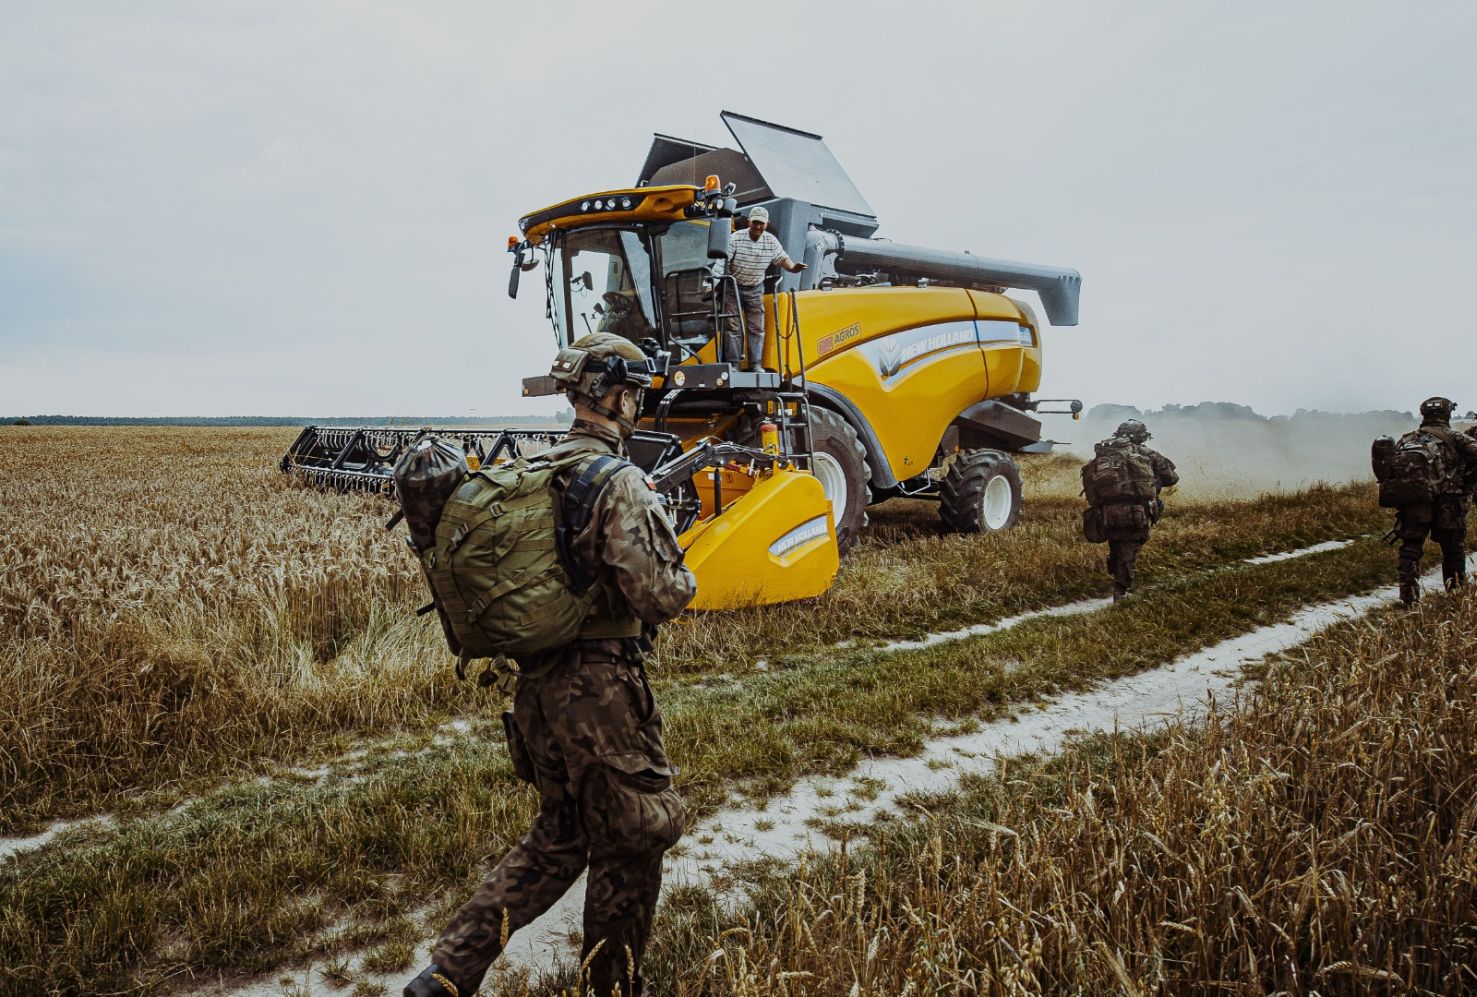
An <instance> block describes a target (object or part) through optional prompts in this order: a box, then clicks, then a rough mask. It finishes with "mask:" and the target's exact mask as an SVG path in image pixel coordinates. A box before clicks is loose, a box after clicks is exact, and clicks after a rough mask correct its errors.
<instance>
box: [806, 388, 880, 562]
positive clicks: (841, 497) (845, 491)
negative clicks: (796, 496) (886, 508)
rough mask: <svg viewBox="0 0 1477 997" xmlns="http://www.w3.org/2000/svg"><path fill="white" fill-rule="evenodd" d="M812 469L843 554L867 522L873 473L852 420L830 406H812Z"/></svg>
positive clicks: (837, 543)
mask: <svg viewBox="0 0 1477 997" xmlns="http://www.w3.org/2000/svg"><path fill="white" fill-rule="evenodd" d="M810 445H811V448H812V449H813V450H814V451H815V453H814V459H813V460H812V462H811V470H812V471H814V473H815V476H816V477H817V478H819V479H820V480H821V487H822V488H824V489H825V490H826V497H827V498H829V499H830V500H831V512H832V515H833V517H834V518H835V520H836V545H837V546H838V547H840V548H841V553H842V555H843V556H844V555H845V554H846V552H847V551H848V550H850V549H851V545H852V544H853V543H855V542H856V538H857V537H858V536H859V535H860V534H861V532H862V530H863V529H864V528H865V527H866V525H867V501H868V499H869V498H870V497H871V486H870V485H869V484H868V482H869V481H871V479H872V472H871V470H870V469H869V468H868V467H867V451H866V450H865V449H863V447H862V441H861V440H860V439H858V438H857V435H856V430H854V429H852V428H851V423H849V422H847V421H846V420H845V419H843V418H841V416H839V415H837V414H836V413H835V412H832V411H831V410H829V409H823V408H820V407H818V406H811V409H810Z"/></svg>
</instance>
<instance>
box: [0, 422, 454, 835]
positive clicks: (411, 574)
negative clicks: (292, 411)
mask: <svg viewBox="0 0 1477 997" xmlns="http://www.w3.org/2000/svg"><path fill="white" fill-rule="evenodd" d="M291 435H292V434H291V431H289V430H236V429H231V430H221V429H210V430H203V429H161V430H152V429H130V430H126V431H119V430H111V431H102V430H96V429H74V428H62V429H57V428H45V429H42V428H36V429H20V430H15V429H13V430H11V431H10V432H9V433H8V434H7V443H6V447H5V449H4V450H3V451H0V486H3V490H4V501H3V502H0V534H3V535H4V536H5V537H6V540H7V545H6V550H5V551H4V552H3V555H0V831H3V830H7V829H14V828H16V827H18V826H24V825H25V824H26V823H28V822H29V821H30V820H32V817H31V816H28V815H37V814H46V813H49V812H52V811H53V810H58V809H61V810H65V809H67V807H68V804H69V802H71V801H74V800H85V801H90V802H93V803H102V804H106V803H107V802H108V801H109V800H110V799H111V798H112V797H114V796H116V795H117V794H120V793H125V792H128V791H131V790H134V789H136V788H137V787H140V786H158V785H167V784H170V783H174V782H179V781H184V782H186V783H188V782H190V781H192V780H195V779H197V778H199V777H201V776H202V775H205V774H207V773H216V772H219V771H222V770H224V771H230V770H232V769H237V770H239V769H241V768H249V767H250V766H251V764H252V763H253V761H254V759H256V758H257V757H258V756H273V757H283V756H289V757H290V756H291V755H292V754H293V753H294V752H295V751H298V750H301V749H302V748H303V746H304V745H306V744H307V743H309V742H310V741H312V740H314V739H322V738H324V737H325V736H328V735H331V734H333V733H335V732H342V731H350V730H358V729H363V728H365V727H369V726H376V725H390V726H394V725H399V724H402V723H405V722H407V721H414V720H417V719H423V718H425V717H427V716H429V715H431V713H432V712H434V711H438V710H439V711H444V710H445V709H446V708H447V707H448V706H450V705H451V702H452V698H453V696H454V695H455V690H451V689H450V688H449V685H448V683H446V682H444V681H442V679H443V677H444V676H443V669H444V668H445V666H446V654H445V652H444V650H443V649H442V648H440V647H438V646H437V643H436V635H435V634H434V633H433V632H430V631H428V630H427V629H426V628H425V627H424V626H422V625H421V623H422V621H419V620H417V619H416V618H415V616H414V615H413V614H412V613H411V610H412V609H413V608H414V607H415V606H416V604H417V603H416V600H417V599H419V598H420V595H421V593H420V587H421V585H422V584H423V583H422V582H421V580H420V578H419V575H418V574H417V573H416V572H415V571H414V565H413V564H412V562H411V561H410V559H409V558H407V557H406V556H405V555H404V552H403V551H400V550H399V549H397V544H398V543H399V541H398V540H397V539H396V538H395V537H394V536H392V535H391V534H389V533H387V532H385V531H384V530H382V529H379V528H378V526H379V524H380V522H381V517H382V516H383V515H384V507H383V502H382V501H380V500H376V499H374V498H370V497H367V496H341V495H327V494H321V493H318V492H315V491H311V490H308V489H304V488H301V487H298V486H296V485H294V484H292V483H291V482H290V481H289V480H287V479H286V478H284V477H283V476H282V475H281V474H279V473H277V470H276V460H277V459H278V457H279V456H280V454H281V452H282V450H283V449H284V448H285V447H286V445H287V442H289V441H290V439H291Z"/></svg>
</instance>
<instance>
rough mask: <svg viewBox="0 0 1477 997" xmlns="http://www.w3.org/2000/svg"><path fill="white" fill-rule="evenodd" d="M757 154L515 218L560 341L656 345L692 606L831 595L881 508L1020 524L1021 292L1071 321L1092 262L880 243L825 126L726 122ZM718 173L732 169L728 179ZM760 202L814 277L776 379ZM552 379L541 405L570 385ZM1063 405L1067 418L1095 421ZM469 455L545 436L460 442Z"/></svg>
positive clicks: (794, 300) (806, 281) (315, 462)
mask: <svg viewBox="0 0 1477 997" xmlns="http://www.w3.org/2000/svg"><path fill="white" fill-rule="evenodd" d="M723 120H724V122H725V124H727V125H728V127H729V130H730V131H731V132H732V133H733V135H734V138H735V139H736V140H737V142H738V144H739V146H740V150H741V151H740V150H732V149H718V148H713V147H709V146H703V145H698V144H696V143H692V142H685V141H682V140H678V139H673V138H669V137H666V136H660V135H659V136H657V137H656V139H655V141H654V142H653V145H652V148H651V152H650V153H649V154H648V156H647V159H646V163H645V164H644V166H643V168H642V171H641V176H640V177H639V178H638V181H637V184H636V186H634V187H628V188H621V189H616V190H606V191H601V192H598V193H593V194H587V195H582V196H580V197H576V198H572V199H570V200H566V201H562V202H560V203H558V204H555V205H552V206H550V207H547V208H544V209H542V210H540V211H535V212H532V213H531V214H529V215H527V216H525V217H523V218H522V219H520V220H519V228H520V234H519V235H518V236H514V237H512V238H510V239H509V246H508V248H509V251H510V252H512V253H513V254H514V266H513V272H512V277H511V280H510V282H509V294H510V295H513V296H516V295H517V292H518V285H519V279H520V275H521V274H523V273H525V272H529V271H532V270H534V269H536V268H537V267H539V265H540V264H542V266H543V285H544V290H545V295H546V302H545V303H546V308H547V312H548V315H549V317H550V318H551V320H552V322H553V326H554V335H555V339H556V341H557V343H558V345H559V347H561V348H562V347H564V346H567V345H569V344H570V343H571V342H573V341H574V340H576V339H578V338H579V337H580V336H582V335H585V334H586V333H589V332H595V331H605V332H614V333H617V334H620V335H623V336H625V337H627V338H628V339H630V340H632V341H633V342H635V343H637V344H638V345H639V346H641V348H642V349H643V350H644V351H645V352H646V354H647V355H648V356H649V357H651V358H652V360H651V366H652V369H653V370H654V371H655V372H656V378H655V382H654V384H653V388H652V390H651V391H649V392H648V393H647V401H646V409H645V411H644V412H643V420H642V428H641V430H640V431H638V433H637V434H636V436H635V437H634V438H633V439H632V441H631V456H632V459H633V460H634V461H635V462H636V463H638V464H640V465H641V466H642V467H644V468H645V469H646V470H647V471H648V473H649V474H650V475H651V479H652V483H653V487H655V488H657V490H658V491H659V492H660V493H661V494H662V495H663V496H664V498H665V500H666V503H667V506H668V509H669V511H670V513H671V515H672V517H673V521H674V523H675V524H676V525H677V528H678V530H679V533H680V537H681V541H682V545H683V547H684V548H685V549H686V551H687V563H688V564H689V565H690V566H691V567H692V569H693V571H694V572H695V573H696V574H697V577H698V596H697V600H696V602H695V603H694V605H695V606H696V607H697V608H703V609H722V608H730V607H734V606H740V605H759V604H765V603H775V602H784V601H788V600H791V599H799V598H805V597H808V596H814V595H818V594H820V593H821V592H824V591H825V590H826V589H827V588H829V587H830V585H831V583H832V581H833V580H834V578H835V574H836V570H837V566H838V563H839V559H840V556H841V555H842V554H843V553H844V552H845V551H846V549H847V548H848V547H850V545H851V544H852V543H853V542H854V541H855V539H856V537H857V535H858V533H859V532H860V531H861V530H862V528H863V527H864V526H865V525H866V520H867V506H868V505H869V504H873V503H876V502H880V501H883V500H885V499H887V498H890V497H893V496H927V497H935V498H937V499H938V501H939V506H940V515H941V517H942V519H943V521H944V523H945V525H947V526H948V527H949V528H951V529H954V530H958V531H962V532H990V531H996V530H1004V529H1008V528H1010V527H1011V526H1013V525H1014V524H1015V522H1016V519H1017V517H1018V515H1019V511H1020V502H1021V484H1020V474H1019V471H1018V470H1017V468H1016V465H1015V462H1014V461H1013V460H1012V458H1011V456H1010V455H1011V454H1012V453H1015V452H1023V451H1035V452H1044V451H1046V450H1049V449H1050V447H1051V444H1050V442H1049V441H1043V440H1042V439H1041V424H1040V422H1039V421H1037V419H1036V418H1034V416H1033V413H1035V412H1039V411H1042V410H1041V409H1040V408H1039V405H1040V404H1041V402H1040V401H1038V400H1033V399H1032V393H1033V392H1035V391H1036V390H1037V389H1038V387H1039V385H1040V382H1041V324H1040V322H1039V321H1038V320H1037V318H1036V315H1035V313H1034V311H1033V310H1032V309H1031V308H1030V306H1028V305H1027V304H1026V303H1024V302H1021V301H1018V300H1015V299H1014V298H1011V297H1008V296H1006V294H1005V293H1004V292H1005V291H1006V290H1007V289H1012V288H1014V289H1025V290H1032V291H1035V292H1037V294H1038V295H1039V296H1040V298H1041V301H1042V304H1043V305H1044V306H1045V311H1046V314H1047V317H1048V318H1049V319H1050V321H1051V323H1052V324H1054V325H1075V324H1076V322H1077V302H1078V293H1079V289H1080V285H1081V277H1080V276H1079V275H1078V273H1077V272H1076V271H1075V270H1070V269H1063V268H1057V267H1044V266H1036V265H1031V264H1019V263H1010V262H1006V261H1002V260H992V259H986V258H984V257H978V256H974V255H972V254H970V253H966V252H950V251H939V250H930V249H921V248H916V247H909V246H902V245H898V244H895V243H892V242H887V241H882V240H877V239H873V238H872V235H873V234H874V233H875V232H876V230H877V220H876V217H875V215H874V214H873V213H872V209H871V208H870V207H869V206H868V205H867V203H866V201H865V200H863V199H862V196H861V194H860V193H859V192H858V191H857V190H856V188H855V187H854V186H853V185H852V183H851V181H850V180H849V179H848V178H847V176H846V174H845V172H843V171H842V169H841V167H840V165H839V164H838V163H837V162H836V160H835V158H834V157H833V156H832V155H831V153H830V151H829V150H828V149H827V148H826V146H825V144H824V142H822V140H821V138H820V136H818V135H812V134H809V133H806V132H799V131H795V130H793V129H789V128H784V127H782V126H778V125H773V124H769V123H766V122H762V121H758V120H756V119H753V118H746V117H743V116H740V115H735V114H731V113H726V112H725V113H724V115H723ZM720 178H721V179H720ZM758 205H763V206H764V207H765V208H766V209H767V210H768V212H769V217H770V229H769V230H770V231H771V232H773V233H774V234H775V235H776V236H777V237H778V238H779V239H780V241H781V243H782V244H783V245H784V247H785V249H786V251H787V253H788V254H789V255H790V257H791V258H792V259H795V260H803V261H804V262H805V263H806V264H807V269H806V270H805V271H804V272H803V273H802V274H799V275H778V274H776V275H772V276H771V277H770V278H769V281H768V291H769V293H768V294H767V296H766V299H765V301H766V311H767V317H768V321H767V325H768V328H769V336H768V337H767V340H766V347H765V354H764V357H763V358H762V363H763V366H764V367H766V368H768V369H767V370H763V371H746V370H743V369H741V362H740V361H741V359H742V358H740V357H727V356H723V355H722V352H723V346H722V336H721V331H722V330H723V329H724V328H725V327H726V326H727V324H728V323H729V322H731V321H735V316H736V312H737V311H738V310H739V308H738V300H737V299H738V293H737V290H738V289H737V285H736V283H735V282H734V280H733V278H732V277H729V276H726V275H724V274H723V273H722V260H723V258H724V257H726V256H727V251H728V244H729V238H730V234H731V233H732V231H733V219H734V218H735V216H739V215H742V214H743V213H744V212H745V211H746V210H747V209H749V208H751V207H754V206H758ZM557 391H558V387H557V385H556V384H555V383H554V381H553V379H552V378H549V377H547V376H540V377H531V378H527V379H525V381H524V394H525V395H529V396H534V395H546V394H554V393H557ZM1080 409H1081V404H1080V403H1079V402H1076V401H1072V402H1070V408H1069V409H1068V411H1071V412H1073V413H1074V414H1075V413H1077V412H1078V411H1080ZM413 435H414V434H413V433H410V432H408V431H404V430H384V429H361V430H328V429H317V428H315V427H309V428H308V429H306V430H304V431H303V434H302V436H301V437H299V439H298V441H297V442H296V443H295V444H294V445H293V448H292V449H291V450H290V451H289V453H288V454H287V456H286V457H285V458H284V459H283V468H284V470H294V471H300V472H305V473H307V474H309V475H310V476H312V477H314V478H316V479H318V480H320V481H322V482H324V483H329V484H334V485H337V486H339V487H366V486H367V487H375V488H383V487H387V485H386V482H387V480H388V473H389V466H390V465H391V464H392V463H393V461H394V459H395V457H396V456H398V454H399V452H400V450H401V449H402V448H403V447H404V446H405V445H406V444H407V443H408V442H409V439H410V437H411V436H413ZM446 435H451V436H460V437H462V438H463V439H464V443H465V446H466V449H467V451H468V455H469V463H472V464H473V465H475V464H476V463H477V462H479V461H489V460H500V459H504V458H506V457H508V456H513V455H516V454H518V453H526V452H531V451H532V450H534V449H538V448H541V447H542V446H545V445H547V443H548V434H541V433H520V432H517V431H511V430H509V431H493V432H468V433H462V432H458V431H452V432H450V433H448V434H446Z"/></svg>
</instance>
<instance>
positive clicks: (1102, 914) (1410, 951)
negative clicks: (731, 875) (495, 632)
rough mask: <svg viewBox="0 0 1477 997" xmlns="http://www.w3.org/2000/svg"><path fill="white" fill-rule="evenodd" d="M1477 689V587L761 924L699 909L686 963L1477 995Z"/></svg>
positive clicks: (902, 828)
mask: <svg viewBox="0 0 1477 997" xmlns="http://www.w3.org/2000/svg"><path fill="white" fill-rule="evenodd" d="M1474 683H1477V595H1473V594H1471V593H1468V594H1466V595H1464V596H1462V597H1459V598H1447V599H1432V600H1430V601H1429V602H1428V604H1427V607H1426V609H1425V611H1424V612H1423V613H1421V614H1419V615H1411V616H1396V615H1394V614H1393V613H1382V614H1379V615H1377V616H1375V617H1373V618H1370V619H1368V620H1365V621H1360V622H1355V623H1350V624H1346V625H1342V626H1340V627H1339V628H1337V629H1336V630H1334V631H1331V632H1330V633H1328V634H1327V635H1326V636H1324V637H1322V638H1319V639H1315V640H1314V641H1313V642H1311V643H1310V644H1309V645H1308V646H1307V647H1306V649H1305V650H1304V651H1303V652H1302V653H1300V654H1297V655H1292V656H1287V657H1286V658H1285V659H1284V660H1283V661H1282V662H1280V663H1279V664H1278V665H1277V666H1276V667H1274V668H1273V669H1272V670H1271V671H1270V674H1269V677H1268V679H1267V681H1266V684H1265V686H1264V687H1263V688H1261V689H1260V690H1259V691H1258V692H1257V693H1256V694H1255V695H1253V696H1250V697H1248V698H1247V700H1246V701H1245V702H1241V703H1236V704H1232V705H1231V706H1230V707H1229V708H1226V709H1222V710H1220V711H1217V712H1214V713H1213V714H1212V715H1211V716H1210V718H1209V719H1208V721H1206V722H1205V723H1204V724H1202V725H1197V726H1194V727H1187V726H1177V727H1174V728H1172V729H1170V730H1169V731H1168V732H1166V733H1163V734H1158V735H1154V736H1142V735H1127V734H1125V735H1119V736H1115V737H1104V738H1098V739H1094V740H1092V741H1089V742H1086V743H1084V744H1081V745H1079V746H1077V747H1075V748H1074V749H1072V750H1070V751H1068V752H1066V753H1065V754H1064V755H1063V756H1062V757H1061V758H1059V759H1056V760H1054V761H1051V762H1018V763H1015V764H1011V765H1009V766H1007V767H1005V768H1004V769H1003V770H1002V771H1001V772H1000V773H999V775H998V777H996V778H993V779H990V780H983V781H978V782H976V783H975V784H974V785H973V787H972V788H971V789H970V791H969V792H967V793H966V794H965V795H964V796H963V797H962V798H957V799H951V800H938V801H934V803H933V804H932V805H933V807H934V809H935V816H934V817H933V818H931V819H928V820H923V821H920V822H917V823H914V824H902V823H897V824H894V825H893V826H892V829H891V830H889V829H887V828H886V827H884V828H882V829H881V830H880V831H879V832H878V833H877V834H876V835H875V841H874V843H873V846H872V847H869V848H866V849H853V850H851V851H850V852H849V853H847V854H844V855H843V856H842V857H840V858H839V859H837V860H833V861H826V862H822V863H820V864H818V865H813V866H810V867H808V868H802V869H800V870H799V871H798V872H796V873H795V874H794V875H791V876H788V877H784V878H776V879H774V880H771V881H770V882H769V883H768V884H767V885H766V886H765V887H764V888H763V890H762V892H761V894H760V896H759V897H758V899H757V901H756V903H755V905H754V907H753V909H752V910H750V911H749V912H748V913H747V914H746V915H745V916H743V917H742V918H739V919H737V920H734V919H732V918H725V917H724V916H722V915H720V914H718V913H716V912H715V911H714V910H713V909H712V908H711V905H704V904H702V903H698V904H696V905H693V904H688V905H685V907H684V909H683V910H682V911H680V912H679V914H680V915H681V916H678V917H674V918H673V919H672V920H671V921H669V922H668V930H669V932H672V934H671V936H670V937H665V938H664V939H663V944H662V945H661V946H660V951H661V952H662V953H664V954H663V956H662V957H661V959H662V962H663V963H664V968H665V969H666V970H667V971H669V972H671V973H672V974H673V975H674V976H680V977H681V980H682V984H681V986H680V987H679V988H678V992H679V993H683V994H698V993H704V994H715V993H723V994H742V995H745V997H769V995H780V994H784V995H792V994H816V995H821V994H837V995H840V994H853V995H860V994H875V995H881V994H904V993H907V994H925V993H950V994H955V993H1002V994H1003V993H1040V992H1048V993H1107V992H1114V993H1150V992H1156V993H1165V992H1168V993H1184V992H1211V991H1217V992H1219V991H1225V990H1230V991H1235V992H1247V993H1268V992H1291V993H1309V992H1319V993H1346V994H1355V993H1359V994H1362V993H1371V992H1375V993H1396V992H1398V993H1410V992H1430V993H1459V992H1470V991H1471V990H1472V989H1473V987H1474V986H1477V973H1474V970H1473V968H1472V967H1473V966H1474V965H1477V929H1474V926H1473V919H1472V910H1473V906H1474V901H1477V804H1474V803H1473V794H1472V787H1471V775H1470V773H1471V772H1472V771H1474V769H1477V701H1474V699H1473V697H1472V688H1473V686H1474ZM674 926H675V930H674ZM699 959H701V961H699ZM673 960H675V961H673Z"/></svg>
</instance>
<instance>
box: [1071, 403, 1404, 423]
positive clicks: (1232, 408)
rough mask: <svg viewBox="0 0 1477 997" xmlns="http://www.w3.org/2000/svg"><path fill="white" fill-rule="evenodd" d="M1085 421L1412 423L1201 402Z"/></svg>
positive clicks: (1113, 412)
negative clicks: (1268, 412)
mask: <svg viewBox="0 0 1477 997" xmlns="http://www.w3.org/2000/svg"><path fill="white" fill-rule="evenodd" d="M1087 418H1089V419H1092V420H1094V421H1100V422H1114V421H1118V422H1121V421H1122V420H1124V419H1199V420H1210V419H1216V420H1228V419H1230V420H1241V421H1246V422H1297V421H1305V420H1306V421H1315V420H1319V419H1382V420H1391V419H1414V418H1415V416H1414V415H1412V414H1411V413H1409V412H1397V411H1395V410H1394V409H1377V410H1374V411H1370V412H1323V411H1320V410H1319V409H1307V408H1300V409H1298V410H1297V411H1296V412H1294V413H1293V414H1292V415H1290V416H1289V415H1273V416H1266V415H1262V414H1261V413H1259V412H1257V411H1256V410H1255V409H1253V408H1251V407H1250V406H1249V405H1238V404H1236V403H1235V402H1200V403H1199V404H1196V405H1165V406H1164V407H1163V408H1158V409H1147V410H1146V409H1139V408H1135V407H1134V406H1132V405H1113V404H1103V405H1094V406H1093V407H1092V408H1090V409H1088V410H1087Z"/></svg>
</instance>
